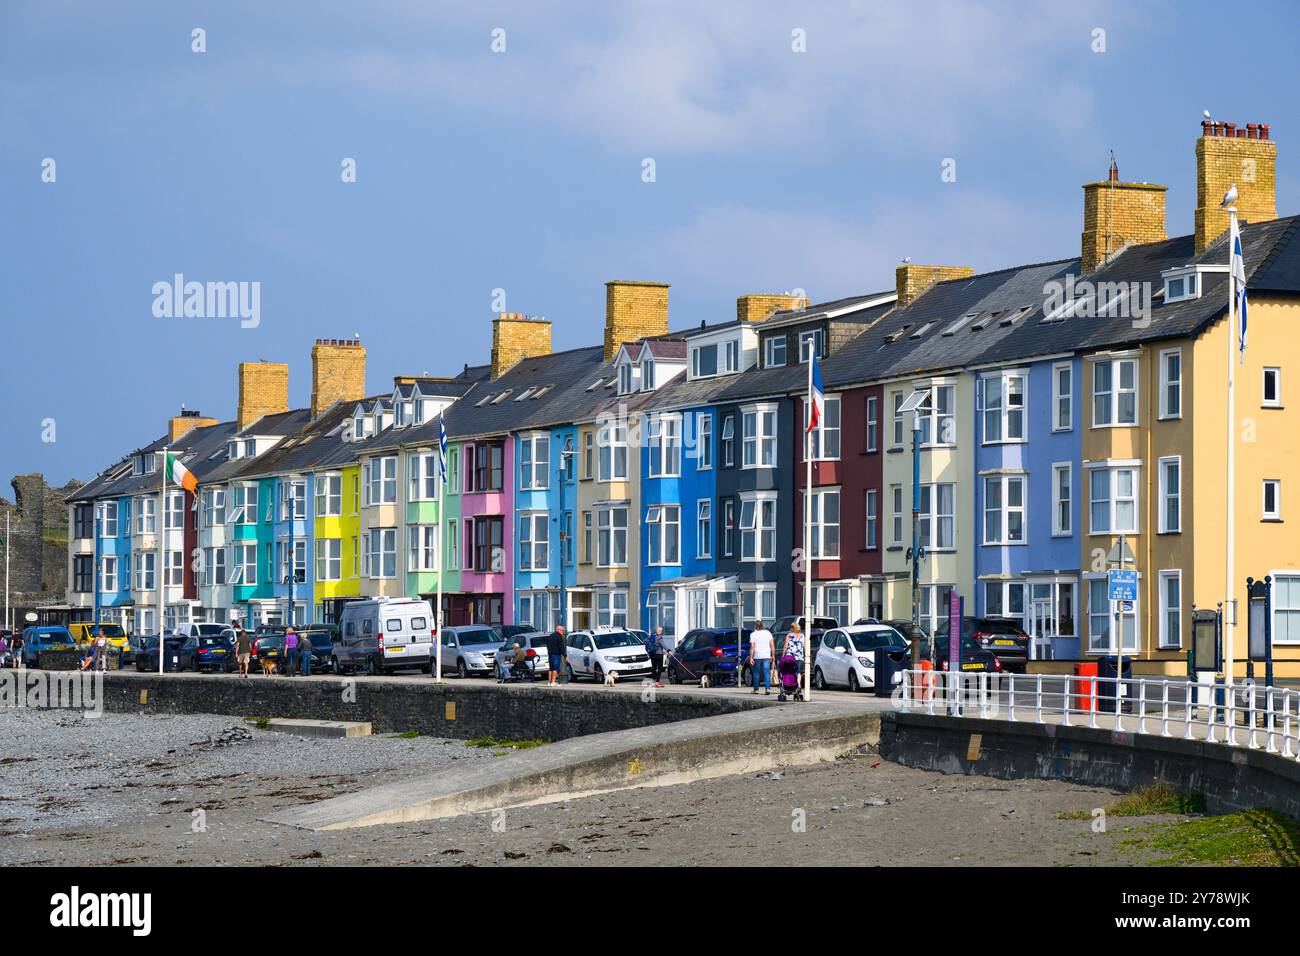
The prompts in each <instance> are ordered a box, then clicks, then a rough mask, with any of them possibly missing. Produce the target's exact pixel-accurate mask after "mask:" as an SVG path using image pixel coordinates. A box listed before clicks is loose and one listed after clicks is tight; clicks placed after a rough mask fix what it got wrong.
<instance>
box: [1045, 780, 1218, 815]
mask: <svg viewBox="0 0 1300 956" xmlns="http://www.w3.org/2000/svg"><path fill="white" fill-rule="evenodd" d="M1204 812H1205V797H1204V796H1203V795H1202V794H1199V793H1187V792H1185V791H1182V790H1179V789H1178V788H1177V787H1175V786H1173V785H1172V784H1169V783H1165V782H1163V781H1162V782H1160V783H1153V784H1152V785H1151V786H1149V787H1141V788H1139V789H1137V790H1134V791H1133V792H1132V793H1130V794H1127V795H1125V796H1123V797H1120V799H1118V800H1116V801H1115V802H1114V803H1112V804H1111V805H1110V806H1108V807H1106V816H1108V817H1150V816H1155V815H1156V814H1160V813H1179V814H1184V815H1186V814H1190V813H1204ZM1058 819H1061V820H1091V819H1092V811H1091V810H1069V811H1067V812H1065V813H1062V814H1060V815H1059V817H1058Z"/></svg>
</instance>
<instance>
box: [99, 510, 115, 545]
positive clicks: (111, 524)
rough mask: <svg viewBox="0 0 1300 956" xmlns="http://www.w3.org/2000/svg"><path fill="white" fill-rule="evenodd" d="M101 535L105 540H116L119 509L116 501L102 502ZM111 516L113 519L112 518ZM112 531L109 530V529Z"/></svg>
mask: <svg viewBox="0 0 1300 956" xmlns="http://www.w3.org/2000/svg"><path fill="white" fill-rule="evenodd" d="M99 504H100V509H101V511H100V518H99V533H100V535H101V536H102V537H105V538H116V537H117V534H118V519H119V517H120V515H119V508H118V503H117V502H116V501H101V502H100V503H99ZM110 515H111V517H110ZM110 528H111V529H112V530H109V529H110Z"/></svg>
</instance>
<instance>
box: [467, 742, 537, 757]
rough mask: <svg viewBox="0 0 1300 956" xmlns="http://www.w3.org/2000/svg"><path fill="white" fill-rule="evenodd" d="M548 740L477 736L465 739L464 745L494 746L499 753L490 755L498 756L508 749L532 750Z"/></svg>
mask: <svg viewBox="0 0 1300 956" xmlns="http://www.w3.org/2000/svg"><path fill="white" fill-rule="evenodd" d="M549 743H550V741H549V740H507V739H504V738H501V737H479V738H477V739H475V740H467V741H465V746H466V747H482V748H487V747H495V748H496V749H498V750H499V751H500V753H494V754H493V755H492V756H494V757H499V756H501V754H504V753H505V752H506V751H509V750H532V749H533V748H534V747H540V746H542V744H549Z"/></svg>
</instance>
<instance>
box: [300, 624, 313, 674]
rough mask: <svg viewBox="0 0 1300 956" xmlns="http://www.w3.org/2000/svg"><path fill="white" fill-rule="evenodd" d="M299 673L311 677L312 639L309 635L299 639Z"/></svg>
mask: <svg viewBox="0 0 1300 956" xmlns="http://www.w3.org/2000/svg"><path fill="white" fill-rule="evenodd" d="M298 673H299V674H301V675H302V676H303V677H310V676H311V637H310V636H308V635H307V634H304V635H303V636H302V637H300V638H298Z"/></svg>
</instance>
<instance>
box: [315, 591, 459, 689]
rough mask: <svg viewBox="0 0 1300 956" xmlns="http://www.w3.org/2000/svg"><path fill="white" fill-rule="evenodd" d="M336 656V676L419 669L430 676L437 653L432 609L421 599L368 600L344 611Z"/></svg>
mask: <svg viewBox="0 0 1300 956" xmlns="http://www.w3.org/2000/svg"><path fill="white" fill-rule="evenodd" d="M339 632H340V637H339V640H338V642H337V643H336V644H335V645H334V650H333V657H334V660H335V661H337V662H338V664H337V666H338V667H339V668H341V669H340V670H338V671H336V673H345V672H347V671H356V670H362V669H364V670H365V671H366V673H368V674H382V673H384V672H385V671H395V670H405V669H410V668H418V669H419V670H422V671H424V672H425V673H426V674H427V673H429V671H430V668H431V667H432V661H433V653H434V650H435V648H434V644H433V637H434V626H433V608H432V607H430V606H429V602H428V601H425V600H421V599H419V598H387V597H379V598H366V599H365V600H362V601H353V602H351V603H350V604H348V605H346V606H345V607H344V608H343V615H342V617H341V618H340V620H339Z"/></svg>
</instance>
